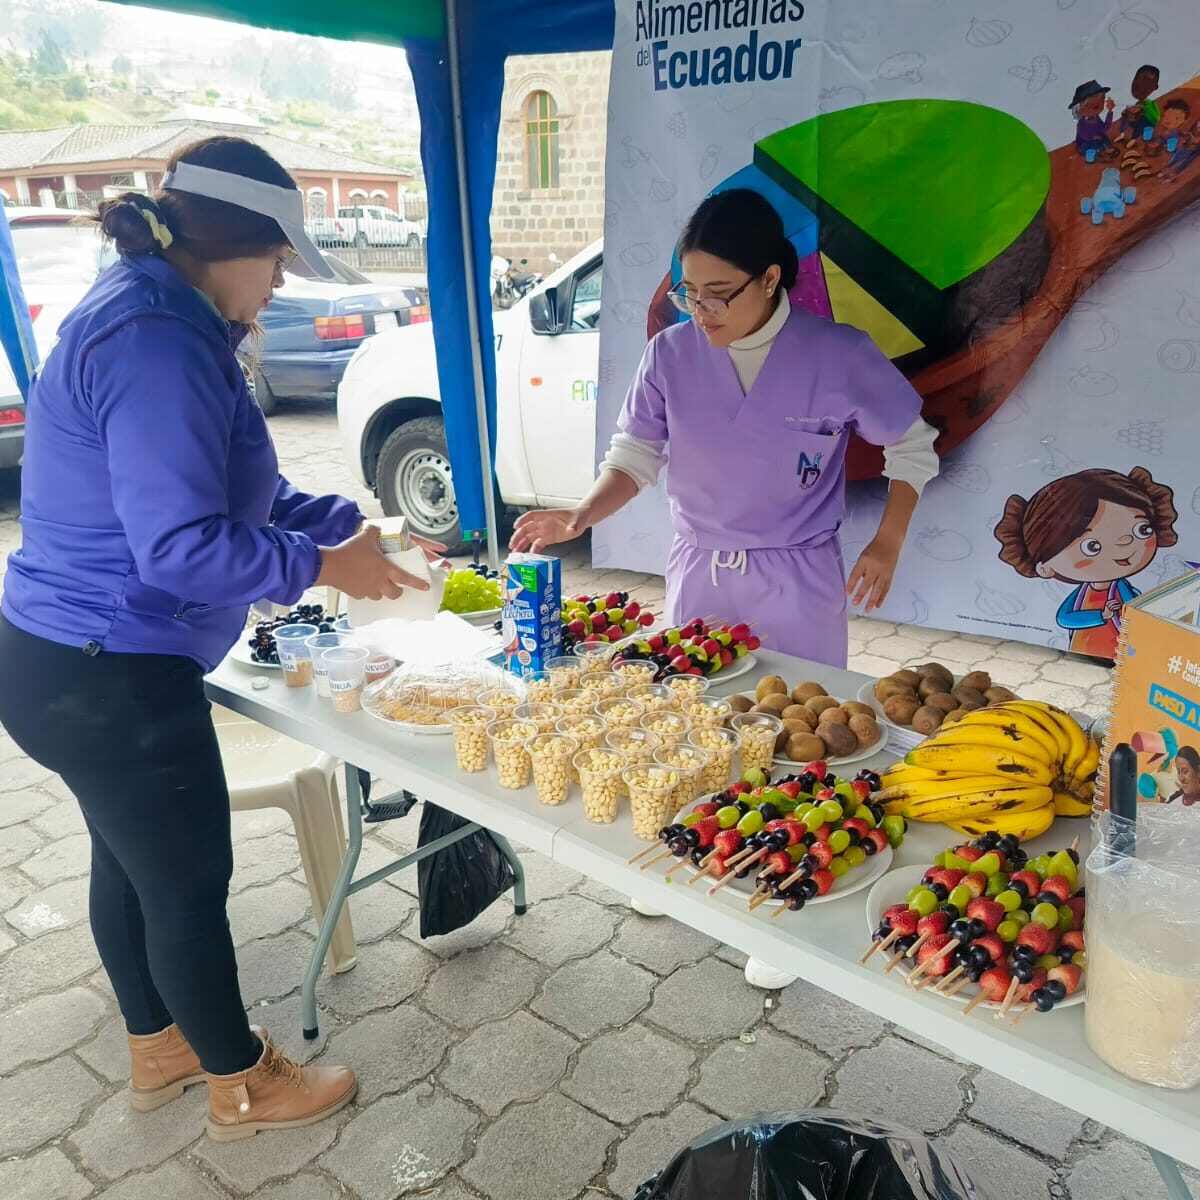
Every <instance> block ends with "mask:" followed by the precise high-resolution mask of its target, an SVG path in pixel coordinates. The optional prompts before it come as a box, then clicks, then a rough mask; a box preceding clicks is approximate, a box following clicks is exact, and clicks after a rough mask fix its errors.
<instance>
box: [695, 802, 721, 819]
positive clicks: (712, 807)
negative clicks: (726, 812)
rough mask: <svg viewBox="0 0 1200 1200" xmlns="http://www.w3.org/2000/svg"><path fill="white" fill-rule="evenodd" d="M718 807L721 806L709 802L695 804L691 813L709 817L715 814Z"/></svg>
mask: <svg viewBox="0 0 1200 1200" xmlns="http://www.w3.org/2000/svg"><path fill="white" fill-rule="evenodd" d="M720 807H721V806H720V805H719V804H715V803H713V801H711V800H710V801H708V802H707V803H706V804H697V805H696V807H695V808H693V809H692V812H694V813H699V814H700V815H701V816H702V817H711V816H714V815H715V814H716V811H717V809H718V808H720Z"/></svg>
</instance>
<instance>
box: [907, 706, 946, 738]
mask: <svg viewBox="0 0 1200 1200" xmlns="http://www.w3.org/2000/svg"><path fill="white" fill-rule="evenodd" d="M945 719H946V714H945V713H944V712H942V710H941V709H940V708H933V707H932V706H931V705H929V704H926V705H925V706H924V707H922V708H918V709H917V711H916V712H915V713H914V714H913V719H912V727H913V728H914V729H915V730H916V731H917V732H918V733H932V732H933V731H934V730H935V729H940V728H941V727H942V722H943V721H944V720H945Z"/></svg>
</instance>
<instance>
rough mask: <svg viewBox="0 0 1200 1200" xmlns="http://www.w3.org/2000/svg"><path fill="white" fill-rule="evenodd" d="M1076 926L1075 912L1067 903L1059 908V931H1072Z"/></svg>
mask: <svg viewBox="0 0 1200 1200" xmlns="http://www.w3.org/2000/svg"><path fill="white" fill-rule="evenodd" d="M1074 928H1075V914H1074V913H1073V912H1072V911H1071V910H1070V909H1069V908H1068V907H1067V906H1066V905H1065V904H1063V905H1061V906H1060V907H1059V910H1058V932H1059V933H1070V932H1071V930H1072V929H1074Z"/></svg>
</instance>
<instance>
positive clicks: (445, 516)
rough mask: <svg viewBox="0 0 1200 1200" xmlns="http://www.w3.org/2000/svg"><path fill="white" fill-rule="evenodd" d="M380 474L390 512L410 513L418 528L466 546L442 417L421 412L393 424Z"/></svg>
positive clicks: (384, 501) (382, 496)
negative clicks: (397, 424)
mask: <svg viewBox="0 0 1200 1200" xmlns="http://www.w3.org/2000/svg"><path fill="white" fill-rule="evenodd" d="M375 480H376V487H377V489H378V491H379V501H380V503H381V504H382V505H383V511H384V514H385V515H386V516H389V517H398V516H405V517H407V518H408V520H409V524H410V525H411V526H412V527H413V531H414V532H415V533H419V534H422V535H423V536H425V537H428V538H432V539H433V540H434V541H435V542H443V543H444V544H445V545H446V546H447V547H448V549H449V550H450V551H451V552H452V553H453V552H454V551H456V550H458V549H459V548H460V547H461V546H462V525H461V523H460V522H459V519H458V503H457V501H456V499H455V496H454V480H453V479H452V478H451V475H450V451H449V450H448V449H447V447H446V429H445V426H444V425H443V424H442V420H441V418H440V417H418V418H417V419H416V420H414V421H409V422H407V423H406V424H404V425H401V426H400V428H399V429H396V430H393V431H392V433H391V434H390V435H389V437H388V439H387V441H386V442H384V443H383V449H382V450H380V452H379V462H378V465H377V467H376V471H375Z"/></svg>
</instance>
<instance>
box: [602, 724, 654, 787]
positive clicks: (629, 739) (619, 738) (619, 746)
mask: <svg viewBox="0 0 1200 1200" xmlns="http://www.w3.org/2000/svg"><path fill="white" fill-rule="evenodd" d="M603 744H604V745H605V746H607V747H608V748H609V749H610V750H618V751H620V753H622V754H624V755H625V759H626V762H627V764H628V765H629V766H631V767H643V766H646V767H648V766H652V765H653V763H654V752H655V750H657V749H658V748H659V746H661V745H662V742H661V741H659V739H658V736H657V735H656V734H653V733H647V732H646V731H645V730H644V729H610V730H609V731H608V734H607V736H606V737H605V739H604V743H603ZM624 786H625V785H624V781H622V784H621V787H622V791H623V790H624Z"/></svg>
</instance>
